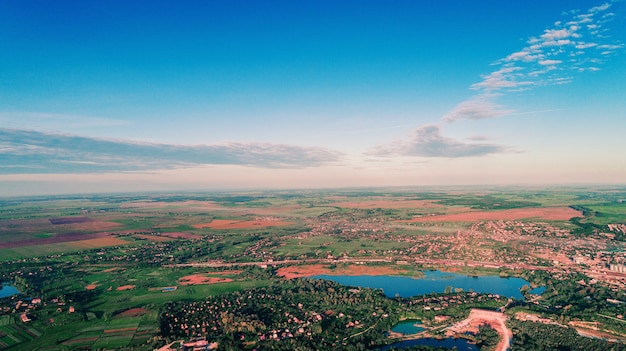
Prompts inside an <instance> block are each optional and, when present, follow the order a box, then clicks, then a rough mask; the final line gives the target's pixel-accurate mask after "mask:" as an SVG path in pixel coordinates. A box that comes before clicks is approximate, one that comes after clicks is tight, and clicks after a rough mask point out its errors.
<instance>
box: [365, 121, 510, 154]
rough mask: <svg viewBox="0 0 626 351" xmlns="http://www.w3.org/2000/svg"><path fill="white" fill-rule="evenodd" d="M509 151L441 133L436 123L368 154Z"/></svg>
mask: <svg viewBox="0 0 626 351" xmlns="http://www.w3.org/2000/svg"><path fill="white" fill-rule="evenodd" d="M505 152H511V150H510V149H509V148H508V147H505V146H501V145H496V144H487V143H465V142H461V141H458V140H454V139H451V138H446V137H444V136H442V135H441V129H440V128H439V126H436V125H427V126H423V127H421V128H418V129H416V130H414V131H413V134H412V135H411V136H410V138H409V139H408V140H400V141H396V142H394V143H391V144H388V145H382V146H379V147H377V148H375V149H374V150H372V151H371V152H370V153H369V154H370V155H373V156H418V157H444V158H461V157H478V156H485V155H489V154H496V153H505Z"/></svg>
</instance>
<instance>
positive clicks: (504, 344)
mask: <svg viewBox="0 0 626 351" xmlns="http://www.w3.org/2000/svg"><path fill="white" fill-rule="evenodd" d="M506 319H507V316H506V315H505V314H504V313H501V312H494V311H487V310H481V309H476V308H475V309H472V310H471V311H470V315H469V317H467V318H466V319H464V320H462V321H460V322H458V323H457V324H455V325H453V326H452V327H450V329H449V330H448V332H447V333H448V334H449V336H454V335H458V334H462V333H467V332H470V333H474V334H477V333H478V328H479V327H480V326H482V325H488V326H490V327H491V328H493V329H494V330H495V331H496V332H498V335H500V341H499V342H498V345H496V351H506V350H508V349H509V346H510V345H511V339H512V338H513V332H511V330H510V329H509V328H507V326H506V323H505V322H506Z"/></svg>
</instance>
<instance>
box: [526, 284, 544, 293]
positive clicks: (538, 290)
mask: <svg viewBox="0 0 626 351" xmlns="http://www.w3.org/2000/svg"><path fill="white" fill-rule="evenodd" d="M545 291H546V287H545V286H540V287H538V288H534V289H531V290H528V292H529V293H531V294H535V295H541V294H543V293H544V292H545Z"/></svg>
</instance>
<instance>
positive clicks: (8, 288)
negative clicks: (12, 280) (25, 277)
mask: <svg viewBox="0 0 626 351" xmlns="http://www.w3.org/2000/svg"><path fill="white" fill-rule="evenodd" d="M19 293H20V292H19V290H17V289H16V288H15V287H14V286H12V285H8V284H5V283H2V289H0V298H3V297H9V296H13V295H17V294H19Z"/></svg>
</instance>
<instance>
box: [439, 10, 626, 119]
mask: <svg viewBox="0 0 626 351" xmlns="http://www.w3.org/2000/svg"><path fill="white" fill-rule="evenodd" d="M609 7H610V4H609V3H605V4H602V5H600V6H595V7H592V8H590V9H589V10H587V11H586V12H584V13H582V12H581V11H580V10H572V11H569V12H567V13H565V14H564V16H567V17H569V18H564V19H563V20H557V21H555V22H554V26H555V28H548V29H546V30H544V32H543V33H542V34H540V35H539V36H537V37H531V38H529V39H528V40H527V41H526V43H527V44H528V46H527V47H523V48H521V49H520V50H518V51H515V52H513V53H511V54H509V55H507V56H505V57H504V58H502V59H500V60H498V61H496V62H495V63H494V66H497V67H498V68H497V69H496V70H494V71H493V72H491V73H489V74H485V75H483V76H482V80H481V81H479V82H477V83H474V84H472V85H471V86H470V89H472V90H476V91H478V95H477V96H475V97H473V98H470V99H468V100H467V101H464V102H462V103H460V104H458V105H457V106H456V107H455V108H454V109H453V110H452V111H450V112H449V113H447V114H446V115H445V116H443V119H444V120H445V121H448V122H453V121H458V120H461V119H472V120H476V119H483V118H493V117H498V116H502V115H504V114H507V113H510V112H511V111H509V110H507V109H506V108H504V107H502V106H499V105H497V104H496V103H495V102H494V98H493V97H494V96H496V95H503V94H506V93H512V92H520V91H524V90H529V89H532V88H533V87H542V86H548V85H561V84H567V83H570V82H572V81H573V80H574V77H573V76H571V75H569V74H570V73H571V72H593V71H596V70H598V69H599V67H597V66H598V65H600V64H602V63H603V62H604V60H603V59H601V58H602V57H606V56H608V55H610V54H613V53H614V50H617V49H621V48H623V47H624V44H622V43H619V42H609V40H610V36H608V35H607V36H603V35H600V34H599V33H601V32H606V31H609V29H610V28H609V27H608V25H609V22H610V21H611V19H612V17H611V16H610V17H606V15H607V14H608V13H604V16H602V17H603V19H602V20H600V19H598V18H597V17H599V16H601V13H602V12H604V11H606V10H607V9H608V8H609ZM590 64H593V65H594V66H593V67H589V65H590ZM485 97H489V98H485Z"/></svg>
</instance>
